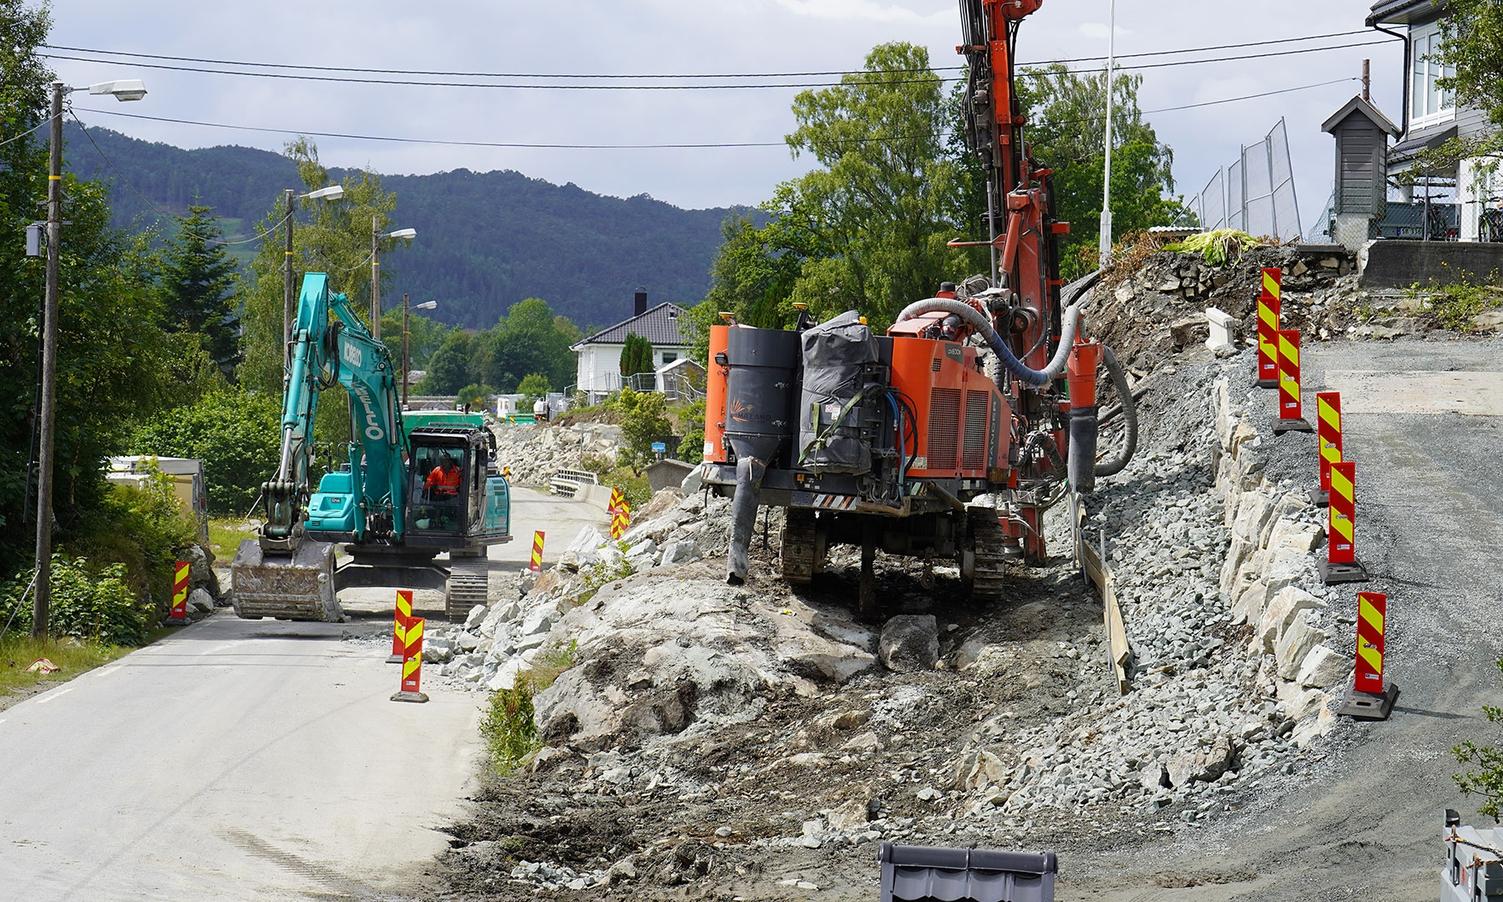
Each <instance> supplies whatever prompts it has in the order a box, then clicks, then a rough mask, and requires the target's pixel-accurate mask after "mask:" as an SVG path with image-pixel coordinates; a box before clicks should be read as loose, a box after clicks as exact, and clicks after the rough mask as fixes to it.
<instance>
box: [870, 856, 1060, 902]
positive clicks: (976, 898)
mask: <svg viewBox="0 0 1503 902" xmlns="http://www.w3.org/2000/svg"><path fill="white" fill-rule="evenodd" d="M877 860H878V861H880V862H881V863H882V902H1054V877H1055V875H1056V874H1058V873H1059V860H1058V859H1057V858H1056V857H1055V855H1054V853H1053V852H999V851H993V850H990V849H944V848H936V847H933V846H898V845H893V844H892V843H890V842H884V843H883V844H882V848H881V851H880V852H879V853H878V855H877Z"/></svg>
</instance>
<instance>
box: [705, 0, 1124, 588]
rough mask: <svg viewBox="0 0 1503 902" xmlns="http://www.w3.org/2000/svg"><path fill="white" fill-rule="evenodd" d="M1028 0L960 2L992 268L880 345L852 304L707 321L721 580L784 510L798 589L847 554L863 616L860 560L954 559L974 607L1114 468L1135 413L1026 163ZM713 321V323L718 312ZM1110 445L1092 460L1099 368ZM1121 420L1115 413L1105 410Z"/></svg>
mask: <svg viewBox="0 0 1503 902" xmlns="http://www.w3.org/2000/svg"><path fill="white" fill-rule="evenodd" d="M1042 5H1043V0H961V4H960V6H961V17H962V20H963V29H964V43H963V44H961V45H960V46H959V47H958V48H957V50H958V51H959V52H960V53H961V54H962V55H964V56H965V57H966V61H967V63H968V67H967V68H968V79H969V81H968V85H967V88H968V94H967V96H968V101H969V103H968V105H967V108H966V120H967V121H966V125H967V133H968V146H969V148H970V149H971V151H972V152H974V153H975V154H976V155H977V156H978V158H979V159H980V160H981V162H982V163H983V164H984V166H985V169H986V172H987V183H986V198H987V211H986V217H985V221H986V224H987V228H988V231H989V234H988V236H987V238H986V239H984V240H977V241H966V240H956V241H952V242H951V246H953V247H986V248H989V250H990V257H991V266H990V272H989V273H987V274H985V275H980V276H975V277H972V278H970V279H968V280H966V281H965V282H963V283H961V284H960V285H958V286H957V285H953V284H950V283H945V284H944V285H941V286H940V288H939V291H938V292H937V293H936V294H935V296H934V297H931V298H927V299H923V300H918V301H916V302H914V303H912V304H910V305H909V306H908V307H907V308H905V309H904V310H903V311H902V312H901V313H900V314H899V315H898V317H897V320H896V322H895V323H894V324H893V326H892V327H891V328H890V329H888V330H887V334H885V335H879V334H874V333H873V332H872V330H871V329H870V328H869V327H868V326H867V324H866V320H865V318H864V317H861V316H860V315H859V314H858V313H857V312H855V311H851V312H847V313H844V314H841V315H840V316H837V317H835V318H834V319H831V320H828V321H826V322H824V323H819V324H816V323H814V322H812V321H811V320H810V318H809V317H808V316H807V315H806V314H805V313H803V312H802V311H801V312H800V315H799V322H798V324H797V326H796V327H795V328H794V329H791V330H785V329H760V328H753V327H750V326H744V325H740V324H736V323H734V322H727V324H725V325H717V326H714V327H712V328H711V330H710V340H709V358H710V359H709V370H710V374H709V380H708V390H707V398H706V410H705V445H704V464H703V468H702V474H703V477H704V482H705V485H707V486H708V487H710V488H711V489H712V490H713V491H715V492H716V493H718V494H721V495H729V496H732V497H733V502H732V508H731V510H732V518H733V527H732V536H731V547H730V551H729V559H728V562H727V569H728V578H729V580H730V581H731V582H740V581H741V580H743V579H745V577H746V572H747V567H748V560H747V552H748V546H749V543H750V541H751V538H752V534H753V531H754V528H755V525H756V515H757V508H758V506H759V505H770V506H778V507H783V508H786V513H787V516H786V520H785V526H784V533H783V542H782V547H783V559H782V564H783V576H784V578H785V579H786V580H787V581H788V582H790V583H793V584H804V583H808V582H809V581H810V580H812V579H813V578H814V576H815V575H816V574H817V573H818V572H819V570H820V568H821V566H822V565H823V563H824V560H825V555H826V551H827V549H828V548H829V547H830V546H831V545H832V544H837V543H844V544H852V545H857V546H860V548H861V552H862V553H861V563H862V567H861V582H860V598H859V604H860V608H861V611H862V613H863V614H865V615H868V616H871V615H874V614H875V613H876V612H877V599H876V583H875V576H874V572H873V562H874V560H875V556H876V552H877V550H878V549H881V550H883V551H884V552H887V553H889V554H901V555H914V556H922V557H929V558H953V559H954V560H955V561H956V562H957V563H958V564H959V566H960V572H961V576H962V578H963V580H964V581H965V582H966V584H967V585H968V586H969V588H970V590H971V593H972V596H973V597H974V598H976V599H978V600H995V599H998V598H1000V597H1001V595H1002V593H1003V591H1004V585H1003V565H1004V561H1005V560H1006V558H1007V557H1008V556H1009V555H1016V556H1020V557H1021V558H1022V559H1023V560H1024V561H1026V562H1029V563H1042V562H1043V561H1044V560H1045V557H1046V550H1045V543H1044V529H1043V514H1044V511H1045V510H1047V509H1048V508H1049V507H1050V506H1052V505H1053V504H1055V503H1057V502H1059V501H1060V500H1061V499H1063V498H1065V497H1066V496H1067V495H1069V494H1070V493H1071V492H1075V493H1089V492H1090V491H1092V490H1093V488H1094V480H1095V478H1096V477H1097V476H1104V475H1111V474H1113V473H1116V472H1118V471H1120V470H1121V469H1122V467H1124V466H1126V464H1127V461H1128V459H1130V457H1131V455H1132V452H1133V450H1134V444H1135V435H1136V412H1135V410H1134V407H1133V399H1132V394H1131V392H1130V391H1129V390H1128V386H1127V383H1126V377H1125V374H1124V373H1123V371H1122V368H1121V367H1120V366H1119V365H1118V364H1117V362H1116V359H1115V357H1114V355H1113V354H1112V353H1111V349H1110V348H1107V347H1105V346H1104V345H1102V344H1101V343H1099V342H1097V341H1094V340H1092V339H1091V338H1090V337H1089V336H1088V335H1087V332H1086V327H1085V321H1084V318H1083V315H1082V312H1083V311H1082V307H1083V298H1084V296H1085V295H1086V293H1087V291H1088V290H1089V288H1090V287H1091V285H1093V284H1094V282H1095V280H1096V275H1095V274H1093V275H1092V276H1088V277H1087V278H1085V279H1082V280H1080V281H1078V282H1076V283H1073V284H1071V285H1069V286H1066V285H1064V284H1063V283H1062V281H1061V280H1060V278H1059V261H1058V240H1059V237H1060V236H1061V235H1064V234H1067V233H1068V232H1069V225H1068V224H1067V223H1063V222H1058V221H1056V220H1055V219H1054V215H1053V209H1054V203H1053V192H1052V189H1051V187H1050V176H1051V172H1050V170H1049V169H1048V168H1046V167H1045V166H1043V165H1041V164H1040V163H1039V162H1037V161H1035V160H1034V159H1033V157H1032V155H1031V153H1030V150H1029V147H1028V145H1027V143H1026V141H1025V134H1024V131H1025V122H1024V118H1023V116H1022V115H1021V113H1020V111H1019V107H1018V102H1017V96H1016V92H1015V72H1014V49H1015V47H1016V41H1017V34H1018V29H1019V25H1020V24H1021V22H1022V21H1023V19H1025V18H1026V17H1027V16H1029V15H1031V14H1033V13H1034V12H1036V11H1038V9H1039V8H1040V7H1041V6H1042ZM727 319H729V318H727ZM1102 370H1104V371H1105V373H1106V375H1107V377H1108V379H1109V380H1110V383H1111V388H1112V389H1114V390H1115V393H1116V395H1117V398H1118V400H1119V401H1120V404H1121V408H1120V417H1121V420H1122V421H1123V423H1124V430H1123V438H1122V440H1121V441H1120V442H1118V443H1116V445H1117V447H1115V448H1114V451H1113V455H1112V456H1113V459H1112V460H1108V461H1100V460H1098V459H1097V457H1098V455H1097V431H1098V404H1097V383H1098V372H1099V371H1102ZM1113 415H1114V416H1117V414H1116V412H1115V411H1114V413H1113Z"/></svg>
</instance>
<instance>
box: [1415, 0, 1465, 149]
mask: <svg viewBox="0 0 1503 902" xmlns="http://www.w3.org/2000/svg"><path fill="white" fill-rule="evenodd" d="M1441 40H1442V37H1441V30H1440V24H1439V23H1436V22H1431V23H1430V24H1429V25H1421V26H1419V27H1418V28H1414V29H1412V30H1411V31H1410V32H1409V43H1410V47H1409V56H1410V65H1411V69H1410V73H1409V124H1410V126H1411V127H1414V126H1422V125H1430V124H1432V123H1435V122H1442V121H1444V120H1446V119H1449V118H1451V117H1452V116H1454V115H1455V113H1456V103H1455V100H1454V98H1452V96H1451V92H1450V91H1446V90H1442V89H1441V88H1440V86H1439V85H1437V84H1436V82H1437V81H1438V80H1439V79H1441V78H1450V77H1452V76H1454V75H1455V74H1456V70H1455V69H1454V68H1453V67H1451V66H1442V65H1441V64H1440V60H1439V56H1440V45H1441Z"/></svg>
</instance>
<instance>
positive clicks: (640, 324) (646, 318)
mask: <svg viewBox="0 0 1503 902" xmlns="http://www.w3.org/2000/svg"><path fill="white" fill-rule="evenodd" d="M685 312H686V311H685V310H684V308H682V307H680V306H679V305H677V304H669V303H662V304H659V305H657V306H656V307H653V308H652V309H650V310H648V311H647V312H646V313H643V314H642V315H640V316H634V317H632V318H631V319H626V320H622V321H621V322H619V323H617V324H615V325H614V326H611V327H609V328H606V329H601V330H600V331H599V332H596V333H595V334H594V335H591V336H589V337H588V338H584V339H581V340H580V341H578V342H576V343H575V345H574V350H579V349H580V348H582V347H584V346H585V345H595V344H616V345H619V344H626V336H628V335H640V336H642V337H643V338H645V339H647V340H648V341H649V342H651V343H652V346H653V347H675V346H678V347H682V346H683V345H685V344H687V342H685V341H684V337H683V333H681V332H680V331H679V328H678V321H679V317H681V316H683V315H684V313H685Z"/></svg>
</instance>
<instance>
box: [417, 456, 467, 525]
mask: <svg viewBox="0 0 1503 902" xmlns="http://www.w3.org/2000/svg"><path fill="white" fill-rule="evenodd" d="M466 456H467V455H466V454H465V449H464V448H462V447H453V446H437V447H434V446H419V447H417V448H414V449H413V463H414V465H413V467H412V480H413V482H414V485H413V491H412V516H411V522H412V526H413V528H414V529H417V530H419V531H422V532H443V533H461V532H463V531H464V519H465V518H464V516H463V510H464V509H463V507H462V505H463V502H464V496H465V494H466V492H465V491H464V484H465V475H466V470H467V469H468V468H467V467H466V466H465V463H466Z"/></svg>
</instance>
